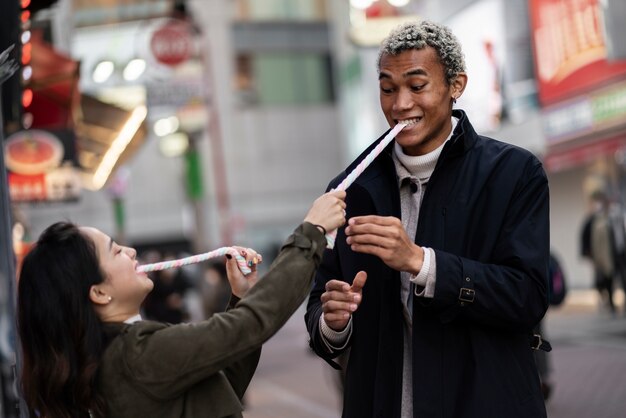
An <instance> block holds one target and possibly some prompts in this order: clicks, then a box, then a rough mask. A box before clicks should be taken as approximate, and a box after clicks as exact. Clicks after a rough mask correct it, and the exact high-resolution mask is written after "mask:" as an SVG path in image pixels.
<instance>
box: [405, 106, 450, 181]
mask: <svg viewBox="0 0 626 418" xmlns="http://www.w3.org/2000/svg"><path fill="white" fill-rule="evenodd" d="M451 121H452V129H451V130H450V134H449V135H448V137H447V138H446V140H445V141H443V143H442V144H441V145H440V146H438V147H437V148H436V149H434V150H433V151H431V152H429V153H428V154H424V155H417V156H412V155H407V154H405V153H404V151H403V150H402V147H401V146H400V145H399V144H398V143H397V142H395V143H394V146H393V160H394V163H395V165H396V171H397V173H398V181H399V182H400V183H401V182H402V180H404V179H405V178H406V177H414V178H416V179H418V180H419V181H420V183H426V182H427V181H428V179H429V178H430V176H431V174H432V173H433V171H435V166H436V165H437V160H438V159H439V156H440V155H441V151H442V150H443V147H444V146H445V145H446V142H448V141H449V140H450V138H452V134H453V133H454V129H455V128H456V125H457V122H458V119H457V118H456V117H454V116H453V117H452V118H451Z"/></svg>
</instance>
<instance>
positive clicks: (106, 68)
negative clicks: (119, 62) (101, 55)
mask: <svg viewBox="0 0 626 418" xmlns="http://www.w3.org/2000/svg"><path fill="white" fill-rule="evenodd" d="M114 70H115V65H114V64H113V62H112V61H101V62H99V63H98V65H96V68H95V69H94V70H93V75H92V78H93V81H95V82H96V83H104V82H105V81H107V80H108V79H109V78H110V77H111V75H112V74H113V71H114Z"/></svg>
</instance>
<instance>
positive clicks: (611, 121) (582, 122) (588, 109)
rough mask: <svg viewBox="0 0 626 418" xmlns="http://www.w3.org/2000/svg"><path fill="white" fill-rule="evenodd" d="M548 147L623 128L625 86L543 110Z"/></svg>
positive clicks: (625, 120)
mask: <svg viewBox="0 0 626 418" xmlns="http://www.w3.org/2000/svg"><path fill="white" fill-rule="evenodd" d="M543 112H544V113H543V114H544V131H545V134H546V139H547V144H548V146H552V145H555V144H559V143H562V142H565V141H568V140H572V139H576V138H579V137H581V136H586V135H589V134H596V133H601V132H604V131H607V130H610V129H615V128H626V82H622V83H619V84H616V85H613V86H611V87H607V88H604V89H600V90H598V91H595V92H593V93H590V94H587V95H584V96H581V97H578V98H576V99H573V100H570V101H567V102H564V103H561V104H559V105H557V106H553V107H550V108H546V109H544V111H543Z"/></svg>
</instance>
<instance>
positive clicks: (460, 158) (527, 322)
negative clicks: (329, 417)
mask: <svg viewBox="0 0 626 418" xmlns="http://www.w3.org/2000/svg"><path fill="white" fill-rule="evenodd" d="M453 115H454V116H455V117H458V118H459V123H458V124H457V127H456V129H455V131H454V133H453V135H452V138H451V139H450V141H448V143H447V144H446V145H445V146H444V149H443V151H442V153H441V156H440V158H439V161H438V162H437V166H436V168H435V171H434V172H433V174H432V176H431V178H430V180H429V182H428V185H427V187H426V192H425V195H424V198H423V201H422V206H421V209H420V216H419V223H418V227H417V233H416V237H415V242H416V243H417V244H418V245H423V246H426V247H430V248H433V249H434V251H435V254H436V263H437V264H436V265H437V283H436V287H435V296H434V298H433V299H425V298H420V297H414V302H413V399H414V407H413V410H414V417H416V418H435V417H437V418H470V417H475V418H489V417H494V418H504V417H506V418H516V417H519V418H536V417H545V416H546V411H545V406H544V401H543V397H542V394H541V391H540V382H539V377H538V374H537V370H536V366H535V362H534V358H533V352H532V349H531V344H530V342H529V335H531V331H532V329H533V326H534V325H535V324H537V323H538V322H539V320H540V319H541V318H542V317H543V315H544V313H545V311H546V309H547V307H548V299H547V284H548V280H547V274H548V260H549V246H550V245H549V244H550V243H549V240H550V238H549V219H548V218H549V207H548V182H547V179H546V175H545V173H544V171H543V168H542V165H541V163H540V162H539V161H538V160H537V158H535V157H534V156H533V155H532V154H531V153H529V152H528V151H525V150H523V149H521V148H518V147H514V146H512V145H509V144H505V143H502V142H499V141H496V140H494V139H490V138H486V137H483V136H479V135H477V134H476V132H475V131H474V129H473V128H472V126H471V124H470V122H469V120H468V119H467V116H466V115H465V113H464V112H463V111H460V110H455V111H454V112H453ZM380 139H382V137H381V138H379V140H378V141H380ZM378 141H376V142H375V143H374V144H372V146H371V147H370V148H369V149H368V150H366V151H365V152H364V153H363V154H362V155H361V156H360V157H359V158H358V159H357V160H356V161H355V162H354V163H353V164H352V165H351V166H350V167H348V168H347V169H346V172H344V173H342V174H341V175H340V176H338V177H337V178H335V179H334V180H333V181H332V182H331V184H330V186H329V188H330V187H335V186H336V185H338V184H339V182H340V181H341V180H342V179H343V178H344V177H345V176H346V173H349V172H350V171H351V170H352V169H353V168H354V167H355V166H356V165H357V164H358V162H359V161H361V160H362V159H363V158H364V157H365V155H367V154H368V153H369V151H370V150H371V149H373V148H374V147H375V146H376V143H378ZM391 147H392V145H390V146H389V147H388V148H387V149H386V150H385V151H384V152H383V153H382V154H381V155H380V156H379V157H378V158H377V159H376V160H375V161H374V162H373V163H372V164H371V165H370V166H369V167H368V169H367V170H366V171H365V172H364V173H363V174H362V175H361V176H360V177H359V178H358V179H357V180H356V182H355V183H354V184H353V185H352V186H351V187H350V188H349V189H348V191H347V192H348V194H347V198H346V203H347V218H351V217H354V216H361V215H370V214H377V215H381V216H395V217H398V218H399V217H400V196H399V190H398V183H397V179H396V174H395V168H394V164H393V161H392V157H391V150H392V148H391ZM345 240H346V236H345V232H344V230H343V228H342V229H341V230H339V232H338V235H337V240H336V246H335V248H334V250H332V251H331V250H326V252H325V254H324V260H323V262H322V265H321V267H320V268H319V270H318V272H317V277H316V281H315V285H314V287H313V290H312V292H311V295H310V298H309V302H308V307H307V313H306V317H305V320H306V323H307V328H308V330H309V333H310V336H311V346H312V347H313V349H314V350H315V352H316V353H317V354H318V355H319V356H320V357H322V358H324V359H326V360H327V361H329V362H330V361H331V359H332V358H335V357H336V356H337V355H339V354H340V352H335V353H332V354H329V353H327V352H326V350H325V348H324V345H323V342H322V341H321V339H320V335H319V328H318V324H319V318H320V315H321V313H322V309H321V302H320V296H321V294H322V293H323V292H324V286H325V283H326V282H327V281H328V280H331V279H340V280H344V281H346V282H349V283H350V282H352V279H353V278H354V276H355V275H356V273H357V272H358V271H360V270H365V271H366V272H367V273H368V280H367V283H366V284H365V288H364V289H363V301H362V303H361V306H360V307H359V309H358V310H357V312H356V313H355V314H354V316H353V332H352V336H351V338H350V342H349V347H350V355H349V361H348V365H347V369H346V382H345V392H344V410H343V416H344V417H349V418H366V417H399V416H400V404H401V400H400V397H401V393H402V387H401V385H402V351H403V340H402V339H403V332H402V327H403V316H402V306H401V302H400V273H399V272H398V271H395V270H392V269H391V268H389V267H387V266H386V265H385V264H384V263H383V262H382V261H381V260H380V259H378V258H376V257H373V256H370V255H365V254H359V253H355V252H353V251H352V250H350V248H349V246H348V245H347V244H346V241H345Z"/></svg>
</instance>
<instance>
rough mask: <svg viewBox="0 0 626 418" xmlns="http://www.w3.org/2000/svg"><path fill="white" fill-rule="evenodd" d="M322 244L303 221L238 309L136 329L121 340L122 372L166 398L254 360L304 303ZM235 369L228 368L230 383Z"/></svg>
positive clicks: (242, 383)
mask: <svg viewBox="0 0 626 418" xmlns="http://www.w3.org/2000/svg"><path fill="white" fill-rule="evenodd" d="M325 245H326V241H325V238H324V236H323V235H322V234H321V233H320V232H319V230H318V229H317V228H316V227H314V226H313V225H311V224H309V223H304V224H302V225H301V226H300V227H298V228H297V229H296V231H295V232H294V233H293V234H292V235H291V236H290V237H289V238H288V239H287V241H286V242H285V244H284V246H283V247H282V249H281V251H280V253H279V254H278V257H277V258H276V260H275V261H274V263H273V264H272V265H271V266H270V269H269V271H268V273H267V274H266V275H265V276H264V277H263V278H262V279H261V280H259V282H258V283H257V284H256V285H255V286H254V287H253V288H252V289H251V290H250V291H249V292H248V294H247V295H246V296H245V297H244V298H243V299H241V301H239V303H238V304H237V306H236V308H234V309H231V310H229V311H227V312H224V313H220V314H216V315H213V316H212V317H211V318H210V319H208V320H206V321H203V322H199V323H196V324H180V325H173V326H167V327H164V328H161V329H159V330H157V331H155V332H150V328H147V330H146V331H145V332H142V331H141V330H142V328H141V327H137V329H138V330H139V331H137V332H136V335H131V336H130V338H127V339H125V346H124V363H125V368H126V372H127V373H128V374H129V376H130V378H131V379H132V380H134V381H135V383H136V384H137V385H139V386H140V387H141V388H142V389H143V390H144V391H145V392H147V393H148V394H150V395H151V396H154V397H156V398H162V399H168V398H173V397H177V396H180V395H181V394H182V393H184V392H185V391H186V390H187V389H189V388H190V387H191V386H193V385H194V384H196V383H198V382H199V381H201V380H203V379H205V378H207V377H209V376H211V375H213V374H215V373H217V372H219V371H220V370H223V369H225V368H228V367H229V366H231V365H233V364H234V363H235V362H237V361H240V360H242V359H244V358H246V357H247V356H250V358H249V359H248V360H251V361H250V363H252V360H255V359H254V357H256V356H257V355H256V354H255V352H258V350H259V348H260V346H261V344H263V343H264V342H265V341H267V340H268V339H269V338H270V337H271V336H272V335H274V334H275V333H276V332H277V331H278V330H279V329H280V327H281V326H282V325H283V324H284V323H285V322H286V321H287V320H288V319H289V317H290V316H291V315H292V314H293V313H294V312H295V310H296V309H297V308H298V306H300V304H301V303H302V302H303V300H304V298H305V297H306V295H307V293H308V291H309V289H310V286H311V281H312V279H313V275H314V272H315V269H316V267H317V265H318V264H319V262H320V260H321V255H322V251H323V250H324V247H325ZM132 328H134V327H131V331H129V333H132ZM254 362H255V363H256V360H255V361H254ZM255 366H256V365H255ZM248 367H249V368H250V367H251V366H250V365H248ZM236 369H237V368H236V367H235V368H234V369H230V370H229V371H228V373H229V374H230V376H229V380H231V382H232V381H233V380H232V378H233V373H236V372H237V371H236ZM252 372H253V370H246V371H245V374H246V376H244V377H243V379H241V381H240V382H237V383H236V385H235V386H236V387H234V389H235V390H236V391H237V392H242V391H243V390H244V389H245V387H246V386H247V384H248V382H249V378H250V376H251V374H252ZM239 394H240V393H238V395H239Z"/></svg>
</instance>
